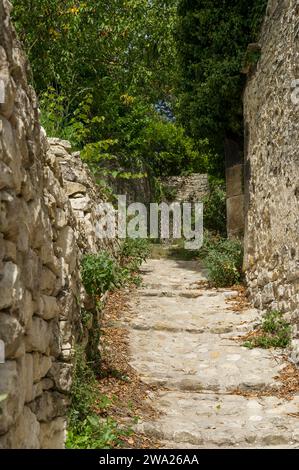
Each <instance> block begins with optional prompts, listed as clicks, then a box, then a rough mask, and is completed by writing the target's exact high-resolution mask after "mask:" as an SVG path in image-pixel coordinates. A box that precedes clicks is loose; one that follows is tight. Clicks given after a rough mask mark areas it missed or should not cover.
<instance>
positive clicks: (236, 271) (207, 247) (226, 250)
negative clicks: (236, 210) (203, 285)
mask: <svg viewBox="0 0 299 470" xmlns="http://www.w3.org/2000/svg"><path fill="white" fill-rule="evenodd" d="M200 256H201V258H202V259H203V262H204V265H205V267H206V268H207V270H208V277H209V280H210V281H211V282H212V283H213V284H214V285H215V286H216V287H230V286H233V285H234V284H239V283H240V282H241V280H242V262H243V248H242V244H241V243H240V242H239V241H238V240H229V239H226V238H220V237H213V236H211V234H207V233H206V235H205V240H204V245H203V247H202V248H201V250H200Z"/></svg>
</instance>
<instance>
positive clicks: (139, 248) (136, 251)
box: [120, 238, 150, 271]
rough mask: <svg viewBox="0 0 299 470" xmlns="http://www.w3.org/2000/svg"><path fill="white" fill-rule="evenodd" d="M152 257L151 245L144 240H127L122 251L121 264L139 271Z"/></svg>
mask: <svg viewBox="0 0 299 470" xmlns="http://www.w3.org/2000/svg"><path fill="white" fill-rule="evenodd" d="M149 255H150V243H149V241H148V240H146V239H144V238H135V239H133V238H127V239H126V240H125V241H124V242H123V244H122V246H121V250H120V256H121V264H122V265H126V266H128V268H129V269H131V270H132V271H137V269H138V268H139V267H140V266H141V264H142V263H143V262H144V261H145V260H146V259H147V258H148V257H149Z"/></svg>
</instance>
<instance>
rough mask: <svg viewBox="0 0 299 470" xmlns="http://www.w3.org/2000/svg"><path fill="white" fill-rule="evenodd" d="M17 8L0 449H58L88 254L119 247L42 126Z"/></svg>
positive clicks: (82, 178) (6, 191)
mask: <svg viewBox="0 0 299 470" xmlns="http://www.w3.org/2000/svg"><path fill="white" fill-rule="evenodd" d="M10 8H11V6H10V3H9V2H8V1H7V0H0V83H1V84H2V86H3V91H4V93H3V96H2V100H1V101H2V102H1V103H0V341H1V345H3V344H4V347H5V361H4V363H0V396H1V402H0V448H60V447H63V446H64V439H65V422H66V419H65V416H66V410H67V406H68V403H69V397H68V394H69V391H70V386H71V377H72V361H71V359H72V352H73V349H74V345H75V342H76V341H78V340H79V339H81V340H82V341H84V342H85V344H87V343H88V331H84V330H83V326H82V324H81V321H80V318H81V317H80V310H81V307H82V306H86V307H87V306H88V308H91V305H90V304H91V302H90V299H88V298H87V296H86V295H85V293H84V290H83V288H82V283H81V280H80V274H79V272H80V258H81V256H82V254H83V253H85V252H96V251H99V250H100V249H102V248H107V249H109V250H111V252H115V250H116V247H115V245H114V244H113V242H109V241H106V242H104V241H103V240H101V239H99V238H98V237H97V227H98V224H100V221H101V218H102V217H103V216H105V213H104V211H102V210H101V209H99V208H98V203H99V202H101V199H100V197H99V195H98V192H97V188H96V185H95V183H94V181H93V179H92V177H91V175H90V174H89V172H88V170H87V168H86V166H85V165H84V164H83V163H82V162H81V160H80V156H79V155H78V154H77V153H75V154H72V153H71V148H70V145H69V143H68V142H63V141H59V140H57V139H50V140H49V142H48V141H47V139H46V136H45V134H44V132H43V130H42V128H41V127H40V124H39V111H38V105H37V100H36V96H35V93H34V91H33V90H32V88H31V87H30V85H29V84H28V81H27V73H26V70H27V63H26V58H25V56H24V55H23V53H22V51H21V49H20V47H19V44H18V41H17V39H16V36H15V32H14V30H13V28H12V26H11V23H10V18H9V13H10ZM3 98H4V99H3ZM0 359H1V358H0ZM2 359H3V358H2ZM0 362H1V361H0ZM2 362H3V361H2Z"/></svg>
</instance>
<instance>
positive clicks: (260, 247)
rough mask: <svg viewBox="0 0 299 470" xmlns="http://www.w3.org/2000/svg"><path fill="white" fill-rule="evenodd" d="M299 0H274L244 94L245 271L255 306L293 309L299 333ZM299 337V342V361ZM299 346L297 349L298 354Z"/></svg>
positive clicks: (291, 315)
mask: <svg viewBox="0 0 299 470" xmlns="http://www.w3.org/2000/svg"><path fill="white" fill-rule="evenodd" d="M298 30H299V4H298V2H297V1H296V0H289V1H287V2H286V1H283V0H270V1H269V4H268V9H267V16H266V19H265V22H264V26H263V30H262V34H261V38H260V45H261V59H260V60H259V62H258V65H257V69H256V71H255V72H254V73H252V75H251V76H250V77H249V79H248V84H247V87H246V91H245V96H244V106H245V129H246V155H245V158H246V160H245V173H246V175H245V176H246V178H245V179H246V188H245V190H246V191H245V199H246V214H247V215H246V233H245V269H246V271H247V282H248V290H249V293H250V296H251V299H252V300H253V301H254V304H255V306H256V307H258V308H261V309H269V308H271V309H278V310H281V311H283V312H286V313H288V314H289V315H288V316H289V318H290V319H291V320H292V322H293V323H294V325H295V329H294V333H295V337H296V338H298V337H299V330H298V326H299V151H298V136H299V120H298V115H299V104H298V102H297V104H296V101H295V99H294V93H293V91H294V90H292V83H293V81H294V80H295V79H299V69H298V54H299V41H298ZM298 344H299V341H298V340H295V341H294V343H293V346H294V347H295V350H294V352H293V358H294V360H296V361H298V362H299V347H298ZM296 347H297V352H296Z"/></svg>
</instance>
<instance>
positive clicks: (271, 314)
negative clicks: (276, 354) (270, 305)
mask: <svg viewBox="0 0 299 470" xmlns="http://www.w3.org/2000/svg"><path fill="white" fill-rule="evenodd" d="M290 341H291V325H290V324H289V323H288V322H287V321H286V320H284V318H283V314H282V313H281V312H278V311H276V310H270V311H268V312H267V313H266V315H265V317H264V318H263V321H262V324H261V326H260V327H259V328H258V329H257V331H256V336H254V337H253V339H251V340H250V341H246V342H245V343H244V346H245V347H247V348H249V349H252V348H264V349H269V348H286V347H287V346H288V345H289V344H290Z"/></svg>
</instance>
